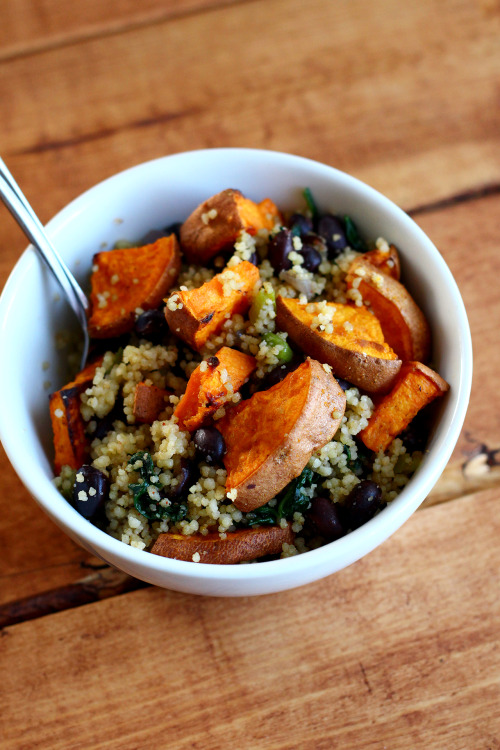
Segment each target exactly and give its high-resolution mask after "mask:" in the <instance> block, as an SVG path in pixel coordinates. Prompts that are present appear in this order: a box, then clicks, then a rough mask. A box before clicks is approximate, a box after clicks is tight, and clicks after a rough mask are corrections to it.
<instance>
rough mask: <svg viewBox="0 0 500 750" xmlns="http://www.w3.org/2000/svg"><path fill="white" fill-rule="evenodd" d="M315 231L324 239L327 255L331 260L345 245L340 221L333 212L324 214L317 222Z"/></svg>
mask: <svg viewBox="0 0 500 750" xmlns="http://www.w3.org/2000/svg"><path fill="white" fill-rule="evenodd" d="M317 233H318V234H319V235H320V237H323V238H324V240H325V241H326V246H327V248H328V257H329V258H330V259H331V260H333V259H334V258H336V257H337V255H340V253H341V252H342V250H344V248H346V247H347V239H346V235H345V229H344V225H343V223H342V221H341V220H340V219H339V218H338V217H337V216H334V215H333V214H325V215H324V216H322V217H321V219H320V220H319V222H318V228H317Z"/></svg>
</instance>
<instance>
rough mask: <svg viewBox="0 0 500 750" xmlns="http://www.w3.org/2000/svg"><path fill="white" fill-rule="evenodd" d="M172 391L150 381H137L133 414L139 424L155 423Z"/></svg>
mask: <svg viewBox="0 0 500 750" xmlns="http://www.w3.org/2000/svg"><path fill="white" fill-rule="evenodd" d="M170 393H171V391H167V390H165V389H163V388H158V386H157V385H153V384H149V383H144V382H141V383H137V385H136V387H135V391H134V405H133V415H134V418H135V421H136V423H137V424H153V422H155V421H156V420H157V419H158V416H159V414H161V412H162V411H163V410H164V408H165V407H166V406H167V401H166V399H167V397H168V396H169V395H170Z"/></svg>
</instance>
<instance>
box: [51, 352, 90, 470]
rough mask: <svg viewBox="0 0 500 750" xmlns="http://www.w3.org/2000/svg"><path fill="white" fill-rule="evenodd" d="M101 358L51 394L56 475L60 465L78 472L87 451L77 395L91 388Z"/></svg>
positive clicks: (60, 467) (78, 396)
mask: <svg viewBox="0 0 500 750" xmlns="http://www.w3.org/2000/svg"><path fill="white" fill-rule="evenodd" d="M102 360H103V357H99V359H97V360H96V361H95V362H93V363H92V364H90V365H87V367H85V368H84V369H83V370H82V371H81V372H79V373H78V375H77V376H76V377H75V379H74V380H72V381H71V382H70V383H67V384H66V385H65V386H63V387H62V388H61V389H60V390H58V391H55V392H54V393H52V394H51V395H50V404H49V405H50V419H51V422H52V432H53V436H54V452H55V457H54V468H55V473H56V475H58V474H60V473H61V469H62V467H63V466H69V467H71V468H72V469H79V468H80V466H81V465H82V464H83V463H84V461H85V458H86V456H87V452H88V440H87V437H86V435H85V422H84V420H83V417H82V415H81V413H80V394H82V393H83V392H84V391H85V390H86V389H87V388H89V387H90V386H91V385H92V380H93V378H94V375H95V371H96V370H97V368H98V367H100V366H101V364H102Z"/></svg>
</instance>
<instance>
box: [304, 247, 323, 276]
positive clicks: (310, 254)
mask: <svg viewBox="0 0 500 750" xmlns="http://www.w3.org/2000/svg"><path fill="white" fill-rule="evenodd" d="M300 254H301V255H302V257H303V258H304V263H303V266H304V268H306V269H307V270H308V271H311V273H316V271H317V270H318V268H319V267H320V264H321V261H322V257H321V255H320V254H319V253H318V251H317V250H315V249H314V247H311V246H310V245H303V246H302V250H300Z"/></svg>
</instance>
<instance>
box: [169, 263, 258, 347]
mask: <svg viewBox="0 0 500 750" xmlns="http://www.w3.org/2000/svg"><path fill="white" fill-rule="evenodd" d="M259 278H260V277H259V271H258V269H257V268H256V266H254V265H253V263H249V262H248V261H246V260H244V261H242V262H241V263H239V264H238V265H237V266H234V267H233V268H225V269H224V271H222V273H218V274H216V276H214V277H213V279H211V280H210V281H207V282H206V283H205V284H203V285H202V286H200V287H198V289H191V290H189V291H178V292H174V293H173V294H171V295H170V297H169V298H168V299H167V300H166V303H167V305H166V308H165V317H166V319H167V323H168V325H169V327H170V330H171V331H172V333H173V334H175V335H176V336H178V337H179V338H181V339H183V340H184V341H185V342H186V343H188V344H189V345H190V346H192V347H193V348H194V349H198V350H199V349H201V348H202V347H203V346H204V344H205V342H206V341H207V339H208V338H209V336H211V335H212V334H214V333H217V332H218V331H219V330H220V329H221V328H222V326H223V325H224V323H225V321H226V317H227V316H230V317H232V316H233V315H236V314H237V313H241V314H243V313H245V312H246V311H247V310H248V308H249V307H250V304H251V302H252V298H253V295H254V289H255V287H256V285H257V283H258V281H259Z"/></svg>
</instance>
